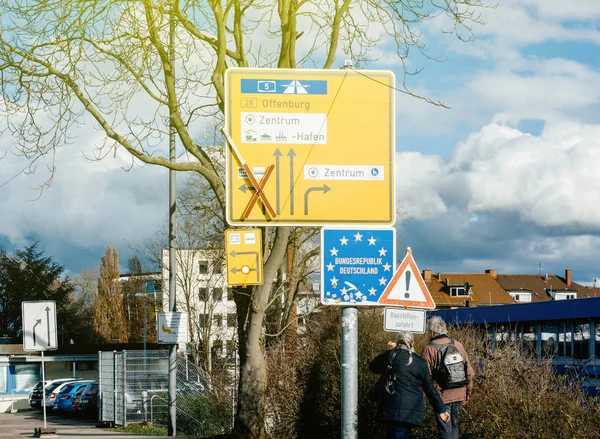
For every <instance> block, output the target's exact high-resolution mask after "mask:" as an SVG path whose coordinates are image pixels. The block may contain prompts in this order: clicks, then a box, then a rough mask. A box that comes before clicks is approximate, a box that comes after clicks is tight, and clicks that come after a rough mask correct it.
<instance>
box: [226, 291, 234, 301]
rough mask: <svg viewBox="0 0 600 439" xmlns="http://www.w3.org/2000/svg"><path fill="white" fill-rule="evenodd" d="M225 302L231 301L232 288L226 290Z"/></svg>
mask: <svg viewBox="0 0 600 439" xmlns="http://www.w3.org/2000/svg"><path fill="white" fill-rule="evenodd" d="M227 300H233V288H227Z"/></svg>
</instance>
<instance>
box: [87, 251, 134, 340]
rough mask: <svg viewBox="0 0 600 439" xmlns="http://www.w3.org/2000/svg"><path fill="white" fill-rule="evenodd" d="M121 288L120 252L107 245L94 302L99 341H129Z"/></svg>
mask: <svg viewBox="0 0 600 439" xmlns="http://www.w3.org/2000/svg"><path fill="white" fill-rule="evenodd" d="M121 289H122V286H121V284H120V283H119V253H118V252H117V250H116V249H115V248H113V247H107V248H106V254H105V255H104V256H103V257H102V264H101V265H100V278H99V279H98V295H97V296H96V301H95V302H94V333H95V336H96V338H97V339H98V340H99V341H102V342H111V341H114V340H119V341H120V342H121V343H126V342H127V341H128V334H127V324H126V322H125V313H124V310H123V297H122V294H121Z"/></svg>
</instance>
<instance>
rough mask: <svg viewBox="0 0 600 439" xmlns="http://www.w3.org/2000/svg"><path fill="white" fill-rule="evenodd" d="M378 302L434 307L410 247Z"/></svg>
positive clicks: (411, 306)
mask: <svg viewBox="0 0 600 439" xmlns="http://www.w3.org/2000/svg"><path fill="white" fill-rule="evenodd" d="M379 303H380V304H383V305H400V306H405V307H409V308H422V309H435V302H434V301H433V298H432V297H431V293H430V292H429V289H427V285H425V281H424V280H423V277H422V276H421V273H420V272H419V268H418V267H417V264H416V263H415V260H414V258H413V256H412V252H411V250H410V247H409V248H407V249H406V256H405V257H404V259H403V260H402V262H401V263H400V266H399V267H398V269H397V270H396V273H395V274H394V277H393V278H392V280H391V281H390V282H389V283H388V285H387V286H386V288H385V291H384V292H383V294H382V295H381V299H379Z"/></svg>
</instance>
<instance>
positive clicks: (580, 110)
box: [0, 0, 600, 284]
mask: <svg viewBox="0 0 600 439" xmlns="http://www.w3.org/2000/svg"><path fill="white" fill-rule="evenodd" d="M482 18H483V20H484V21H485V22H486V23H485V25H482V26H475V28H474V31H475V33H476V34H477V36H478V38H477V40H475V41H472V42H468V43H465V42H461V41H459V40H457V39H456V38H452V37H449V36H447V35H444V34H443V33H442V32H441V31H442V30H443V29H445V28H446V27H447V25H448V23H447V22H445V21H444V19H443V18H440V19H435V20H431V21H428V22H427V23H425V24H424V25H423V26H422V29H421V30H422V32H423V37H424V41H425V42H426V43H427V47H428V49H429V52H428V54H429V55H430V56H431V57H434V58H443V59H445V61H444V62H434V61H431V60H427V59H425V58H424V57H420V56H415V57H413V58H411V59H410V61H409V65H410V66H411V67H414V68H420V67H424V70H423V71H422V72H421V73H420V74H419V75H418V76H415V77H411V78H409V85H410V86H411V87H412V88H413V89H414V90H415V91H416V92H418V93H420V94H423V95H426V96H429V97H432V98H434V99H439V100H441V101H443V102H444V103H445V104H447V105H448V106H450V107H451V109H442V108H438V107H434V106H432V105H430V104H427V103H425V102H422V101H418V100H415V99H414V98H410V97H407V96H405V95H402V94H400V93H398V94H397V101H396V108H397V118H396V130H397V133H398V135H397V167H396V180H397V188H398V200H399V203H400V204H401V206H402V207H401V209H402V212H403V214H402V217H401V218H399V219H398V222H397V228H398V232H399V238H400V246H401V247H406V246H410V247H412V249H413V254H414V256H415V259H416V261H417V263H418V265H419V267H420V268H422V269H423V268H430V269H432V270H433V271H434V272H474V273H477V272H483V270H485V269H488V268H495V269H497V270H498V271H499V272H500V273H537V272H538V270H541V271H542V272H544V273H545V272H547V273H555V274H559V275H560V274H563V273H564V270H565V269H567V268H568V269H571V270H572V271H573V278H574V280H576V281H579V282H582V283H585V284H591V283H592V282H593V280H594V278H595V277H599V278H600V265H599V262H598V261H600V190H599V189H600V172H599V170H600V169H599V168H600V50H599V49H600V28H599V27H598V22H599V19H600V2H598V1H597V0H579V1H578V2H577V6H576V7H574V6H573V5H572V4H570V3H569V2H565V1H563V0H500V1H499V2H498V5H497V7H496V8H492V9H486V10H483V11H482ZM388 49H389V50H390V51H391V49H392V48H391V47H386V46H385V45H383V46H381V47H380V48H378V51H377V54H378V55H380V56H379V59H378V60H376V61H374V62H372V63H371V64H370V65H369V66H368V67H369V68H370V69H392V70H394V71H396V73H397V78H402V75H401V72H400V71H399V70H398V65H397V64H398V63H397V61H395V58H394V57H393V56H391V55H390V52H388V51H387V50H388ZM98 136H99V134H98V132H97V131H94V130H93V129H91V128H90V132H89V135H87V136H82V137H81V141H80V142H79V143H78V144H77V145H73V146H69V147H68V148H63V149H60V150H59V151H58V152H57V155H56V158H55V163H56V169H57V171H56V175H55V178H54V181H53V183H52V186H51V187H50V188H49V189H48V190H46V191H45V192H44V193H43V195H42V196H41V197H40V198H37V197H38V192H37V191H36V190H35V188H36V186H37V185H39V184H40V183H41V182H42V181H43V180H44V177H45V175H43V170H44V169H45V166H46V165H47V164H48V163H47V162H46V163H42V161H41V160H40V163H39V164H38V163H36V165H37V166H38V169H37V172H36V173H33V174H30V173H27V172H21V171H22V170H23V169H24V168H25V166H26V164H27V162H26V161H24V160H23V159H21V158H19V157H16V156H14V155H13V153H12V152H11V151H12V150H11V148H10V146H9V143H10V139H7V138H6V137H3V138H1V139H0V142H1V143H0V157H2V154H4V153H6V156H5V157H4V159H2V160H1V161H0V200H1V201H2V205H1V206H2V207H1V210H0V211H1V212H2V213H1V214H0V242H2V243H3V245H4V246H5V247H6V248H8V249H9V250H14V249H16V248H20V247H22V246H24V245H28V244H30V243H32V242H35V241H39V242H40V247H41V248H42V249H43V250H44V251H45V252H46V253H47V254H49V255H52V256H53V257H54V258H55V260H56V261H57V262H59V263H61V264H63V265H65V267H66V269H67V271H68V272H69V273H71V274H75V273H78V272H80V271H81V270H83V269H85V268H93V267H95V266H97V265H98V264H99V262H100V259H101V257H102V255H103V254H104V251H105V249H106V246H109V245H110V246H114V247H116V248H117V249H118V250H119V252H120V253H121V258H122V266H123V267H125V264H126V259H127V258H128V257H130V256H131V255H132V254H133V253H132V251H131V250H130V249H129V248H128V243H130V244H139V243H141V242H143V240H145V239H147V238H148V237H151V236H152V235H153V234H154V233H155V232H156V231H157V230H158V229H159V228H160V227H161V225H162V224H164V223H165V221H166V219H167V202H168V201H167V199H168V198H167V197H168V172H167V171H166V170H164V169H161V168H157V167H135V168H133V169H131V170H130V171H129V172H126V171H125V170H124V169H128V168H129V166H130V163H131V159H130V157H129V156H127V155H126V154H124V153H123V154H119V153H118V154H117V155H116V156H112V155H111V156H110V157H107V158H105V159H104V160H102V161H100V162H97V161H89V160H86V156H87V157H89V152H90V150H91V148H92V146H93V145H94V144H96V143H97V140H98ZM178 178H179V179H180V180H182V179H183V178H184V177H183V176H180V177H178Z"/></svg>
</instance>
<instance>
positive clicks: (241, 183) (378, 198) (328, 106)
mask: <svg viewBox="0 0 600 439" xmlns="http://www.w3.org/2000/svg"><path fill="white" fill-rule="evenodd" d="M225 79H226V84H225V85H226V102H225V127H226V128H225V130H226V132H227V133H228V134H229V136H230V138H231V140H232V142H233V144H234V145H235V147H236V149H237V150H238V151H239V155H240V156H241V158H242V159H241V160H240V158H239V157H238V156H237V155H236V153H235V152H234V150H233V148H228V149H227V154H226V162H227V163H226V188H227V203H226V204H227V206H226V208H227V221H228V222H229V223H230V224H232V225H244V224H245V225H265V224H271V225H335V224H357V223H360V224H373V225H390V224H393V223H394V221H395V212H396V209H395V200H396V198H395V178H394V176H395V174H394V156H395V141H394V93H395V91H394V88H393V87H394V86H395V78H394V74H393V73H392V72H388V71H355V70H352V69H347V70H304V69H302V70H300V69H242V68H232V69H228V70H227V72H226V74H225ZM244 164H246V165H247V167H246V168H244V167H243V166H242V165H244ZM271 167H274V168H273V169H270V168H271ZM248 171H249V172H251V173H252V175H253V177H254V180H255V181H256V182H258V183H259V184H258V186H259V187H258V188H257V187H256V185H253V184H252V183H251V181H250V178H249V177H248ZM257 190H258V191H259V193H258V194H257ZM257 195H261V197H260V199H258V197H257ZM265 197H266V203H267V204H268V205H269V206H266V205H265ZM249 206H250V207H249ZM246 209H248V211H246ZM270 210H272V211H274V213H275V215H274V216H273V215H271V214H270V213H269V211H270Z"/></svg>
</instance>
